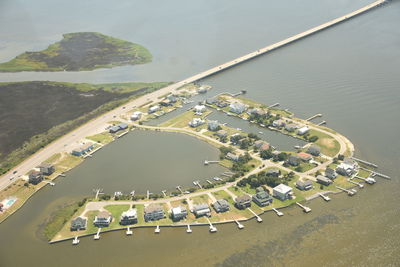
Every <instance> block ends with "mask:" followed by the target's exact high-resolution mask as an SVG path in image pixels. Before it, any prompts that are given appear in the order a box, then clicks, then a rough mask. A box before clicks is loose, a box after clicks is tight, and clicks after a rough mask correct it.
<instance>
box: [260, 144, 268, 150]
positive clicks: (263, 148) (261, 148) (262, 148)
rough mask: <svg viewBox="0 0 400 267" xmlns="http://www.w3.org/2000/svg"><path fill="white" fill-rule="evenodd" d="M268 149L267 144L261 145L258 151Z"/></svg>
mask: <svg viewBox="0 0 400 267" xmlns="http://www.w3.org/2000/svg"><path fill="white" fill-rule="evenodd" d="M268 149H269V145H268V144H263V145H262V146H261V147H260V150H268Z"/></svg>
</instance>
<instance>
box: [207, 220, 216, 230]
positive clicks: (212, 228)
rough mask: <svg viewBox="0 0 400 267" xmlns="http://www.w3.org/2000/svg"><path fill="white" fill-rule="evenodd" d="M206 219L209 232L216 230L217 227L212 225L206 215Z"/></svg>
mask: <svg viewBox="0 0 400 267" xmlns="http://www.w3.org/2000/svg"><path fill="white" fill-rule="evenodd" d="M206 219H207V221H208V224H209V225H210V232H211V233H215V232H217V228H216V227H215V226H213V225H212V223H211V221H210V219H208V218H207V217H206Z"/></svg>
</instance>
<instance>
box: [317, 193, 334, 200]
mask: <svg viewBox="0 0 400 267" xmlns="http://www.w3.org/2000/svg"><path fill="white" fill-rule="evenodd" d="M318 195H319V196H320V197H322V199H323V200H325V201H330V200H331V198H330V197H328V196H325V195H324V194H322V193H318Z"/></svg>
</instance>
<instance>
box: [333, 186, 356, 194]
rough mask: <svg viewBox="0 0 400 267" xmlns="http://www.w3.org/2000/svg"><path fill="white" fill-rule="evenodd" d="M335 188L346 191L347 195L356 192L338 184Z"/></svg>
mask: <svg viewBox="0 0 400 267" xmlns="http://www.w3.org/2000/svg"><path fill="white" fill-rule="evenodd" d="M336 188H337V189H340V190H342V191H343V192H345V193H347V195H349V196H354V195H355V194H356V193H355V192H354V191H352V190H347V189H345V188H343V187H340V186H336Z"/></svg>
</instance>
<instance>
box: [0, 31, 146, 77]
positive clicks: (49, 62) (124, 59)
mask: <svg viewBox="0 0 400 267" xmlns="http://www.w3.org/2000/svg"><path fill="white" fill-rule="evenodd" d="M151 60H152V55H151V53H150V52H149V51H148V50H147V49H146V48H145V47H143V46H141V45H139V44H135V43H132V42H128V41H124V40H120V39H117V38H114V37H111V36H107V35H104V34H101V33H96V32H77V33H67V34H64V35H63V39H62V40H61V41H59V42H56V43H54V44H51V45H50V46H49V47H48V48H47V49H45V50H43V51H39V52H25V53H23V54H21V55H18V56H17V57H15V58H14V59H12V60H10V61H8V62H5V63H1V64H0V72H20V71H84V70H86V71H87V70H94V69H99V68H112V67H116V66H125V65H135V64H145V63H148V62H151Z"/></svg>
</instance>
